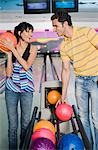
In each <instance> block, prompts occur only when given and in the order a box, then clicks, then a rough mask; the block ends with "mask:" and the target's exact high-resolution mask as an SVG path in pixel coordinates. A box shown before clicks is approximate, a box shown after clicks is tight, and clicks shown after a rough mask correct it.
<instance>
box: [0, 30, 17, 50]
mask: <svg viewBox="0 0 98 150" xmlns="http://www.w3.org/2000/svg"><path fill="white" fill-rule="evenodd" d="M3 39H5V40H7V41H11V42H13V44H14V46H16V45H17V39H16V37H15V35H14V34H13V33H11V32H4V33H2V34H0V40H3ZM0 50H1V51H2V50H4V51H9V49H8V48H7V47H5V46H4V45H3V44H1V43H0Z"/></svg>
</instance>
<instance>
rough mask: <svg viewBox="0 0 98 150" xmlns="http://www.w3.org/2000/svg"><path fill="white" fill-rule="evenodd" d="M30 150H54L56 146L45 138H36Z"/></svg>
mask: <svg viewBox="0 0 98 150" xmlns="http://www.w3.org/2000/svg"><path fill="white" fill-rule="evenodd" d="M30 150H56V146H55V145H54V144H53V142H52V141H51V140H49V139H47V138H38V139H36V140H35V141H32V144H31V147H30Z"/></svg>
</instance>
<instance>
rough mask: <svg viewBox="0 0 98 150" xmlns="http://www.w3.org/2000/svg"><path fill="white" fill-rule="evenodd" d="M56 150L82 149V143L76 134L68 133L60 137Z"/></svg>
mask: <svg viewBox="0 0 98 150" xmlns="http://www.w3.org/2000/svg"><path fill="white" fill-rule="evenodd" d="M58 150H84V144H83V141H82V140H81V139H80V137H78V136H77V135H76V134H72V133H69V134H65V135H64V136H63V137H62V138H61V140H60V142H59V145H58Z"/></svg>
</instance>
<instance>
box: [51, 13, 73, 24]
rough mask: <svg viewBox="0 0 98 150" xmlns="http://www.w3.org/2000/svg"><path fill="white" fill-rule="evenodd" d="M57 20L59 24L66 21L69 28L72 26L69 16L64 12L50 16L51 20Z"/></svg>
mask: <svg viewBox="0 0 98 150" xmlns="http://www.w3.org/2000/svg"><path fill="white" fill-rule="evenodd" d="M54 19H58V21H59V22H61V23H62V24H63V23H64V22H65V21H67V22H68V25H69V26H72V21H71V16H70V15H69V14H68V12H66V11H61V12H55V14H54V15H52V17H51V20H54Z"/></svg>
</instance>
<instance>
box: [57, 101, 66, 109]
mask: <svg viewBox="0 0 98 150" xmlns="http://www.w3.org/2000/svg"><path fill="white" fill-rule="evenodd" d="M63 103H66V100H62V99H59V100H58V101H57V103H56V105H55V108H56V107H57V106H58V105H59V104H63Z"/></svg>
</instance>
